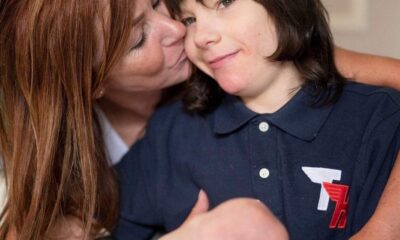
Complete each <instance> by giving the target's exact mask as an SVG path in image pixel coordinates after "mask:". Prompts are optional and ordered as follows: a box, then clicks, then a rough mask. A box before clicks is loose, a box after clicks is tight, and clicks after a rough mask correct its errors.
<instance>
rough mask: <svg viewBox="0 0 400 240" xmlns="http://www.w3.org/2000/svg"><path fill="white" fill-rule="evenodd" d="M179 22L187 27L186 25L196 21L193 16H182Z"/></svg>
mask: <svg viewBox="0 0 400 240" xmlns="http://www.w3.org/2000/svg"><path fill="white" fill-rule="evenodd" d="M181 22H182V23H183V25H185V26H186V27H187V26H189V25H191V24H193V23H194V22H196V18H194V17H187V18H183V19H182V20H181Z"/></svg>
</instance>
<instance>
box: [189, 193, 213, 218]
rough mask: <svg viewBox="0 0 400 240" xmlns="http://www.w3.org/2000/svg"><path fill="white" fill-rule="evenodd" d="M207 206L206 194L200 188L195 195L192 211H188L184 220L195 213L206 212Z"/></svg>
mask: <svg viewBox="0 0 400 240" xmlns="http://www.w3.org/2000/svg"><path fill="white" fill-rule="evenodd" d="M208 207H209V203H208V197H207V194H206V193H205V192H204V191H203V190H200V192H199V195H198V197H197V202H196V204H195V205H194V206H193V208H192V211H191V212H190V213H189V216H188V217H187V218H186V220H185V222H186V221H188V220H189V219H191V218H193V217H194V216H196V215H199V214H201V213H205V212H207V211H208Z"/></svg>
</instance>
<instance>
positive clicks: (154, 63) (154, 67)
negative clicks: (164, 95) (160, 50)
mask: <svg viewBox="0 0 400 240" xmlns="http://www.w3.org/2000/svg"><path fill="white" fill-rule="evenodd" d="M133 62H134V63H132V64H131V68H132V70H134V71H135V72H136V73H137V74H140V75H155V74H157V73H159V72H161V71H162V70H163V68H164V58H163V56H162V55H161V54H154V53H153V54H147V55H146V56H140V57H138V58H137V59H135V60H134V61H133Z"/></svg>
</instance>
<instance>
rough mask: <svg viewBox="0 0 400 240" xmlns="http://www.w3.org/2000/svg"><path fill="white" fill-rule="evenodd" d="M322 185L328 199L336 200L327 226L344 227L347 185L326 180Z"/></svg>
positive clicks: (347, 197) (347, 198) (347, 196)
mask: <svg viewBox="0 0 400 240" xmlns="http://www.w3.org/2000/svg"><path fill="white" fill-rule="evenodd" d="M322 185H323V186H324V188H325V190H326V192H327V193H328V195H329V197H330V199H331V200H332V201H334V202H336V206H335V211H334V212H333V216H332V219H331V223H330V224H329V228H344V227H345V226H346V222H347V207H348V205H349V204H348V200H349V195H348V193H349V186H346V185H341V184H335V183H328V182H324V183H322Z"/></svg>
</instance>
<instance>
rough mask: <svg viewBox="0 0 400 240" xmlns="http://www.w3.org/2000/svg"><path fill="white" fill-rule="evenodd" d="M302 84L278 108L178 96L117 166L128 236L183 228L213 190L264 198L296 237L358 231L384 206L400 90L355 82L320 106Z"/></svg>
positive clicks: (215, 197)
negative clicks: (202, 112)
mask: <svg viewBox="0 0 400 240" xmlns="http://www.w3.org/2000/svg"><path fill="white" fill-rule="evenodd" d="M310 102H311V97H310V95H309V93H308V92H307V91H306V90H304V89H302V90H300V91H299V92H298V93H297V94H296V95H295V96H294V97H293V98H292V99H291V100H290V101H289V102H288V103H287V104H286V105H285V106H283V107H282V108H281V109H280V110H278V111H277V112H275V113H273V114H258V113H255V112H253V111H251V110H249V109H248V108H246V106H245V105H244V104H243V103H242V101H240V100H239V99H238V98H236V97H233V96H229V95H226V96H225V97H224V100H223V102H222V104H221V105H220V106H219V107H218V108H217V109H216V110H214V111H213V112H212V113H210V114H208V115H207V116H205V117H201V116H197V115H189V114H187V113H185V112H184V111H183V110H182V105H181V103H179V102H178V103H175V104H172V105H169V106H166V107H164V108H161V109H160V110H158V111H157V112H156V113H155V114H154V116H153V118H152V120H151V121H150V123H149V126H148V130H147V133H146V136H145V138H144V139H142V140H141V141H140V142H138V143H137V144H136V145H135V147H134V148H132V149H131V150H130V152H129V153H128V154H127V155H126V157H125V158H124V159H123V160H122V162H121V163H120V164H119V165H118V166H117V169H118V171H119V174H120V184H121V191H122V193H121V214H120V221H119V225H118V227H117V229H116V231H115V236H116V237H117V238H118V239H147V238H148V237H149V236H150V235H152V234H153V232H154V229H153V227H154V226H162V227H165V228H166V229H167V230H168V231H169V230H173V229H174V228H177V227H178V226H179V225H180V224H181V223H182V222H183V221H184V219H185V218H186V216H187V214H188V213H189V212H190V210H191V208H192V206H193V204H194V203H195V201H196V199H197V196H198V192H199V190H200V189H204V190H205V191H206V192H207V194H208V196H209V199H210V203H211V206H212V207H214V206H216V205H218V204H220V203H221V202H223V201H225V200H227V199H231V198H236V197H253V198H257V199H260V200H261V201H262V202H263V203H265V204H266V205H267V206H268V207H269V208H270V209H271V210H272V212H273V213H274V214H275V215H276V216H277V217H278V218H279V219H280V220H281V221H282V222H283V223H284V224H285V225H286V227H287V229H288V231H289V234H290V238H291V239H307V240H310V239H318V240H320V239H335V240H336V239H348V238H349V237H350V236H351V235H353V234H354V233H356V232H357V231H358V230H359V229H360V228H361V227H362V226H363V225H364V224H365V223H366V221H367V220H368V219H369V218H370V216H371V215H372V213H373V212H374V210H375V208H376V205H377V203H378V200H379V198H380V196H381V193H382V191H383V189H384V187H385V184H386V182H387V179H388V177H389V174H390V170H391V168H392V166H393V164H394V161H395V159H396V156H397V154H398V151H399V145H400V127H399V125H400V94H399V93H398V92H396V91H394V90H390V89H384V88H377V87H372V86H367V85H361V84H356V83H348V84H346V86H345V88H344V90H343V93H342V96H341V97H340V99H339V101H338V102H337V103H335V104H333V105H330V106H324V107H312V106H311V105H310Z"/></svg>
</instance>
